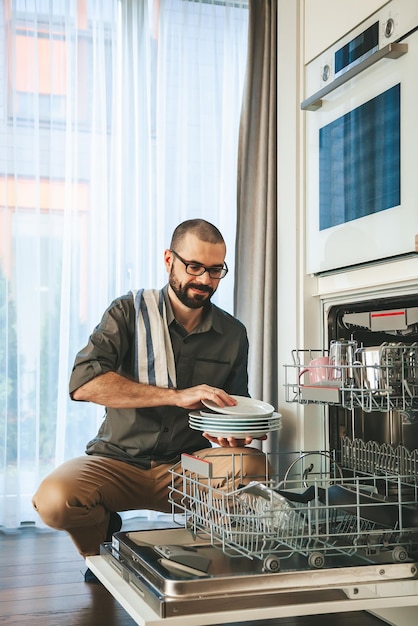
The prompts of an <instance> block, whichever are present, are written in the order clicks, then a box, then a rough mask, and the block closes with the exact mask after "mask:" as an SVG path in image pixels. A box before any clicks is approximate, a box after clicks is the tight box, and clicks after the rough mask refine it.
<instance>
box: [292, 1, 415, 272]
mask: <svg viewBox="0 0 418 626" xmlns="http://www.w3.org/2000/svg"><path fill="white" fill-rule="evenodd" d="M417 29H418V5H417V3H416V1H415V0H391V1H390V2H388V3H386V4H385V5H384V6H383V7H382V8H381V9H380V10H379V11H377V12H376V13H374V14H373V15H372V16H370V17H369V18H368V19H367V20H365V21H364V22H363V23H361V24H360V25H359V26H357V27H356V28H355V29H354V30H353V31H352V32H350V33H348V34H347V35H346V36H345V37H343V38H342V39H341V40H339V41H338V42H336V43H335V44H334V45H333V46H331V47H330V48H329V49H328V50H326V51H325V52H323V53H322V54H320V55H319V56H318V57H317V58H315V59H314V60H313V61H311V62H310V63H309V64H308V65H307V66H306V68H305V97H306V99H305V100H304V101H303V102H302V109H304V110H306V115H305V124H306V174H307V176H306V183H307V186H306V221H307V271H308V272H309V273H322V272H327V271H329V270H333V269H336V268H343V267H349V266H353V265H356V264H364V263H367V262H370V261H376V260H377V259H385V258H393V257H397V256H400V255H407V254H414V253H416V251H417V250H418V245H417V242H416V235H417V233H418V213H417V211H416V201H417V197H418V178H417V176H416V173H415V164H416V161H417V157H418V148H417V146H418V126H417V124H416V103H417V101H418V76H417V72H416V67H417V65H418V32H417Z"/></svg>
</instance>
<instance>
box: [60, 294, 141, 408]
mask: <svg viewBox="0 0 418 626" xmlns="http://www.w3.org/2000/svg"><path fill="white" fill-rule="evenodd" d="M134 333H135V321H134V308H133V301H132V297H131V296H123V297H121V298H118V299H117V300H114V301H113V302H112V304H111V305H110V306H109V307H108V309H107V310H106V311H105V313H104V314H103V317H102V319H101V321H100V323H99V324H98V326H96V328H95V329H94V330H93V332H92V334H91V335H90V337H89V340H88V343H87V345H86V346H85V347H84V348H83V349H82V350H80V352H79V353H78V354H77V356H76V358H75V362H74V366H73V369H72V372H71V376H70V382H69V393H70V397H72V394H73V393H74V391H75V390H76V389H78V388H79V387H81V386H82V385H84V384H85V383H87V382H89V381H90V380H92V379H93V378H95V377H96V376H100V375H101V374H105V373H106V372H120V373H123V374H124V375H128V376H129V377H131V376H132V368H131V365H132V358H133V351H134Z"/></svg>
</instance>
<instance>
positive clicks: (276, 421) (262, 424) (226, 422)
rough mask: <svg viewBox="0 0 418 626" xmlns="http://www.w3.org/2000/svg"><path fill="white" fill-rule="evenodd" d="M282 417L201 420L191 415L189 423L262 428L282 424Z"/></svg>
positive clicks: (222, 426)
mask: <svg viewBox="0 0 418 626" xmlns="http://www.w3.org/2000/svg"><path fill="white" fill-rule="evenodd" d="M280 423H281V420H280V419H274V420H270V421H269V422H258V423H257V422H251V421H248V422H231V420H206V419H205V420H199V419H197V418H193V417H190V418H189V424H194V425H195V426H207V427H208V426H214V427H216V428H222V429H224V428H232V429H235V428H236V429H239V430H242V429H243V428H253V429H256V430H261V429H262V428H271V427H272V426H277V424H280Z"/></svg>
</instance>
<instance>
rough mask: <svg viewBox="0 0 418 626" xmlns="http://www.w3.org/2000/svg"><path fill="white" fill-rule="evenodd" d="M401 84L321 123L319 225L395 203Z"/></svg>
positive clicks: (330, 224) (397, 196)
mask: <svg viewBox="0 0 418 626" xmlns="http://www.w3.org/2000/svg"><path fill="white" fill-rule="evenodd" d="M400 107H401V90H400V84H397V85H395V86H394V87H392V88H391V89H388V90H387V91H385V92H384V93H381V94H379V95H378V96H376V97H375V98H372V99H371V100H369V101H368V102H366V103H364V104H362V105H361V106H359V107H357V108H355V109H353V110H352V111H350V112H349V113H346V114H345V115H343V116H342V117H340V118H338V119H336V120H334V121H333V122H331V123H330V124H327V125H326V126H324V127H322V128H320V129H319V229H320V230H325V229H327V228H331V227H333V226H337V225H339V224H344V223H346V222H350V221H352V220H356V219H358V218H360V217H364V216H366V215H372V214H374V213H378V212H379V211H384V210H385V209H389V208H391V207H395V206H398V205H399V204H400V199H401V191H400Z"/></svg>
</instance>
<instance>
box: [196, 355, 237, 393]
mask: <svg viewBox="0 0 418 626" xmlns="http://www.w3.org/2000/svg"><path fill="white" fill-rule="evenodd" d="M230 371H231V363H230V361H227V360H223V359H211V358H197V359H196V360H195V363H194V368H193V376H192V380H193V382H192V384H193V385H202V384H206V385H212V386H213V387H220V388H222V386H223V384H224V383H225V381H226V379H227V378H228V375H229V372H230Z"/></svg>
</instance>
